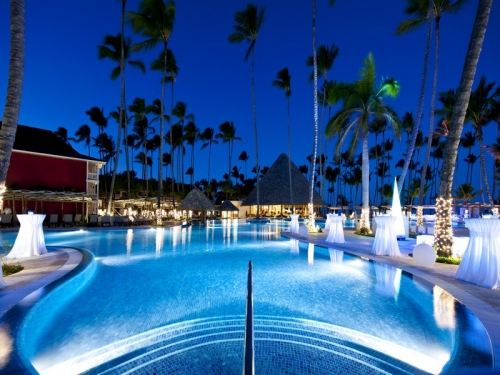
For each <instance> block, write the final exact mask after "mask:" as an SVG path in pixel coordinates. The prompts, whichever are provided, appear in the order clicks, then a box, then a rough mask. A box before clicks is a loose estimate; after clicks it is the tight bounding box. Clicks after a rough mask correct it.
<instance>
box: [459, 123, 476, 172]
mask: <svg viewBox="0 0 500 375" xmlns="http://www.w3.org/2000/svg"><path fill="white" fill-rule="evenodd" d="M475 145H476V137H474V134H472V132H467V133H465V135H464V136H463V137H460V146H462V147H463V148H466V149H468V150H469V152H468V155H469V156H470V155H471V154H472V147H474V146H475ZM471 172H472V171H471ZM468 181H469V168H468V167H467V175H466V177H465V182H468Z"/></svg>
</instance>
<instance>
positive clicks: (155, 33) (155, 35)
mask: <svg viewBox="0 0 500 375" xmlns="http://www.w3.org/2000/svg"><path fill="white" fill-rule="evenodd" d="M175 11H176V8H175V3H174V2H173V1H172V0H167V3H166V4H165V2H164V1H163V0H142V1H141V2H140V4H139V11H138V12H129V13H128V15H129V18H130V22H131V24H132V28H133V30H134V32H136V33H139V34H141V36H143V37H144V38H146V40H144V41H142V42H140V43H138V44H136V45H135V48H136V49H137V50H140V49H147V50H150V49H152V48H154V47H155V46H156V45H158V44H159V43H162V44H163V55H164V64H163V74H162V78H164V77H166V76H167V58H168V56H167V50H168V48H167V47H168V41H169V38H170V34H171V33H172V30H173V28H174V20H175ZM164 105H165V80H164V79H162V84H161V110H162V113H161V116H160V137H161V139H163V138H164V133H165V129H164V117H163V108H164ZM160 155H163V142H161V143H160ZM162 180H163V179H162V168H160V170H159V176H158V199H157V205H158V210H160V209H161V195H162V190H163V187H162ZM172 181H173V180H172ZM173 194H174V186H173V183H172V199H173ZM157 222H158V224H161V217H160V215H158V217H157Z"/></svg>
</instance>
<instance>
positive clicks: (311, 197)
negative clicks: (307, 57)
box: [309, 0, 318, 227]
mask: <svg viewBox="0 0 500 375" xmlns="http://www.w3.org/2000/svg"><path fill="white" fill-rule="evenodd" d="M312 48H313V76H314V80H313V81H314V87H313V90H314V145H313V154H312V163H311V185H310V189H309V221H310V223H311V226H312V227H314V169H315V168H316V155H317V151H318V61H317V52H316V0H312Z"/></svg>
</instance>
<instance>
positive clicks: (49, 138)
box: [0, 124, 105, 215]
mask: <svg viewBox="0 0 500 375" xmlns="http://www.w3.org/2000/svg"><path fill="white" fill-rule="evenodd" d="M0 125H1V124H0ZM104 164H105V163H104V162H103V161H101V160H98V159H95V158H92V157H90V156H85V155H82V154H80V153H78V152H77V151H76V150H75V149H74V148H73V147H72V146H71V145H70V144H69V143H66V142H65V141H64V140H62V139H61V138H59V137H58V136H57V135H56V134H55V133H54V132H52V131H50V130H44V129H38V128H33V127H30V126H24V125H18V127H17V133H16V138H15V141H14V146H13V150H12V156H11V159H10V166H9V171H8V173H7V181H6V185H7V191H6V192H5V193H4V196H3V207H4V209H5V208H6V207H9V208H11V209H12V210H13V211H14V212H15V213H26V212H27V211H28V210H34V211H35V212H37V213H44V214H47V215H50V214H59V215H63V214H76V213H81V214H84V215H87V214H89V213H92V212H94V211H95V209H96V208H95V207H96V203H97V200H98V197H99V169H100V168H102V166H103V165H104Z"/></svg>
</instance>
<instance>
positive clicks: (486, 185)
mask: <svg viewBox="0 0 500 375" xmlns="http://www.w3.org/2000/svg"><path fill="white" fill-rule="evenodd" d="M478 142H479V159H480V163H481V172H482V174H483V179H484V188H485V190H486V195H487V196H488V200H489V202H490V204H491V205H494V204H495V202H494V201H493V196H492V195H491V191H490V185H489V183H488V174H487V173H486V161H485V159H484V147H483V137H482V135H481V137H479V138H478Z"/></svg>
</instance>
